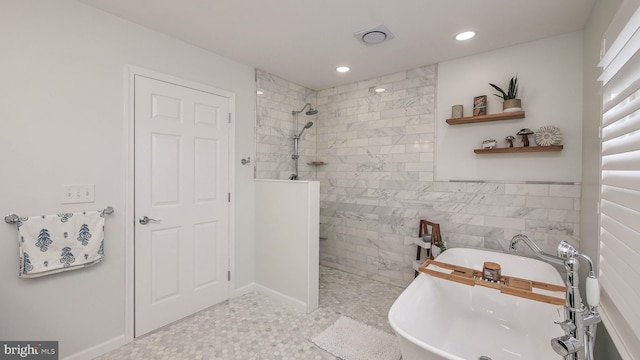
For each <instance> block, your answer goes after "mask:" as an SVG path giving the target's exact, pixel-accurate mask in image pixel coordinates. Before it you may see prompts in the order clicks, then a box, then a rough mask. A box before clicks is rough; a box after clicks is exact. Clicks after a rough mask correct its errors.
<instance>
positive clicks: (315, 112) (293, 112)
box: [291, 103, 318, 115]
mask: <svg viewBox="0 0 640 360" xmlns="http://www.w3.org/2000/svg"><path fill="white" fill-rule="evenodd" d="M307 107H308V108H309V110H308V111H307V112H306V113H305V114H307V115H315V114H317V113H318V110H316V108H314V107H313V105H311V103H306V104H304V107H303V108H302V109H300V111H295V110H294V111H292V112H291V114H293V115H298V114H300V113H301V112H303V111H304V109H306V108H307Z"/></svg>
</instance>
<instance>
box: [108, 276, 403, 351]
mask: <svg viewBox="0 0 640 360" xmlns="http://www.w3.org/2000/svg"><path fill="white" fill-rule="evenodd" d="M402 290H403V288H401V287H397V286H393V285H389V284H385V283H382V282H378V281H375V280H371V279H367V278H363V277H360V276H357V275H352V274H349V273H346V272H343V271H339V270H335V269H331V268H328V267H324V266H321V267H320V306H319V308H318V309H317V310H315V311H314V312H312V313H310V314H304V313H301V312H298V311H296V310H294V309H292V308H291V307H289V306H288V305H285V304H282V303H280V302H278V301H275V300H272V299H270V298H268V297H265V296H264V295H260V294H257V293H250V294H246V295H243V296H240V297H237V298H232V299H230V300H228V301H225V302H222V303H220V304H218V305H215V306H212V307H210V308H208V309H205V310H203V311H201V312H199V313H197V314H195V315H193V316H190V317H188V318H186V319H183V320H180V321H178V322H176V323H173V324H171V325H168V326H166V327H163V328H161V329H159V330H157V331H155V332H153V333H151V334H149V335H146V336H143V337H140V338H138V339H136V340H135V341H133V342H131V343H129V344H127V345H125V346H123V347H121V348H119V349H117V350H114V351H112V352H110V353H108V354H106V355H103V356H102V357H100V358H99V359H100V360H112V359H113V360H116V359H117V360H120V359H156V360H159V359H171V360H174V359H185V360H186V359H189V360H198V359H203V360H205V359H206V360H209V359H223V360H236V359H237V360H249V359H260V360H263V359H264V360H266V359H336V357H334V356H333V355H331V354H329V353H327V352H325V351H324V350H322V349H320V348H318V347H316V346H315V345H314V344H313V343H312V342H311V341H310V340H309V339H310V338H312V337H314V336H316V335H318V334H319V333H321V332H322V331H323V330H324V329H326V328H327V327H329V326H330V325H332V324H333V323H334V322H335V321H336V320H337V319H338V318H339V317H340V316H341V315H345V316H349V317H351V318H353V319H355V320H357V321H360V322H362V323H365V324H367V325H370V326H373V327H376V328H379V329H382V330H384V331H386V332H389V333H391V334H393V330H392V329H391V327H390V326H389V322H388V321H387V313H388V311H389V308H390V307H391V304H393V301H394V300H395V299H396V298H397V297H398V295H400V293H401V292H402Z"/></svg>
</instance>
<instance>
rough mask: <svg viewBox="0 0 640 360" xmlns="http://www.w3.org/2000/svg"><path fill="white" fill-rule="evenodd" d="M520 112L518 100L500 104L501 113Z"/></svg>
mask: <svg viewBox="0 0 640 360" xmlns="http://www.w3.org/2000/svg"><path fill="white" fill-rule="evenodd" d="M516 111H522V102H521V101H520V99H509V100H505V101H504V102H503V103H502V112H516Z"/></svg>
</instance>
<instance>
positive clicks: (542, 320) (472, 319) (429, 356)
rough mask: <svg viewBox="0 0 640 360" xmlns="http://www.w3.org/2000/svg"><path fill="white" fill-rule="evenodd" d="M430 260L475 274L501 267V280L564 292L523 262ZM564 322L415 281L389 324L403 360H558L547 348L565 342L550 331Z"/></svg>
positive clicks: (475, 291)
mask: <svg viewBox="0 0 640 360" xmlns="http://www.w3.org/2000/svg"><path fill="white" fill-rule="evenodd" d="M436 260H437V261H440V262H446V263H449V264H454V265H459V266H463V267H467V268H472V269H478V270H482V267H483V264H484V262H485V261H490V262H495V263H498V264H500V265H501V267H502V275H508V276H513V277H519V278H525V279H530V280H536V281H541V282H546V283H550V284H556V285H562V286H563V285H564V283H563V281H562V277H561V276H560V274H559V273H558V271H556V269H555V268H553V267H552V266H551V265H549V264H547V263H544V262H542V261H538V260H535V259H530V258H526V257H521V256H515V255H509V254H504V253H499V252H493V251H485V250H478V249H466V248H454V249H449V250H447V251H445V252H444V253H442V254H441V255H440V256H439V257H438V258H437V259H436ZM535 292H539V293H541V294H547V295H550V294H553V296H556V297H557V296H558V293H549V292H545V291H543V290H536V291H535ZM559 296H560V297H563V294H562V293H560V294H559ZM563 314H564V309H563V307H562V306H559V305H550V304H547V303H543V302H539V301H534V300H529V299H525V298H521V297H516V296H511V295H507V294H502V293H500V291H499V290H496V289H491V288H487V287H484V286H479V285H476V286H469V285H465V284H461V283H457V282H454V281H450V280H445V279H441V278H437V277H433V276H431V275H428V274H424V273H420V275H419V276H418V277H417V278H416V279H415V280H414V281H413V282H412V283H411V284H410V285H409V286H408V287H407V288H406V289H405V290H404V292H402V294H400V296H399V297H398V299H396V301H395V302H394V304H393V306H392V307H391V309H390V310H389V322H390V323H391V327H392V328H393V329H394V331H395V332H396V335H397V336H398V340H399V342H400V349H401V352H402V359H403V360H433V359H456V360H475V359H482V360H488V359H493V360H510V359H518V360H542V359H544V360H547V359H559V358H560V356H558V355H557V354H556V353H555V352H554V351H553V349H552V348H551V345H550V340H551V339H552V338H554V337H556V336H561V335H564V332H563V330H562V329H561V328H560V326H558V325H556V324H554V320H559V321H561V320H563Z"/></svg>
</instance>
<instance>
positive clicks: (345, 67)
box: [336, 66, 351, 73]
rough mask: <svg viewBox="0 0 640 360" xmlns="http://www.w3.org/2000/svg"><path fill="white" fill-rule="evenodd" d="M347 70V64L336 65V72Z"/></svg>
mask: <svg viewBox="0 0 640 360" xmlns="http://www.w3.org/2000/svg"><path fill="white" fill-rule="evenodd" d="M349 70H351V69H349V67H348V66H338V67H337V68H336V71H337V72H341V73H346V72H348V71H349Z"/></svg>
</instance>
